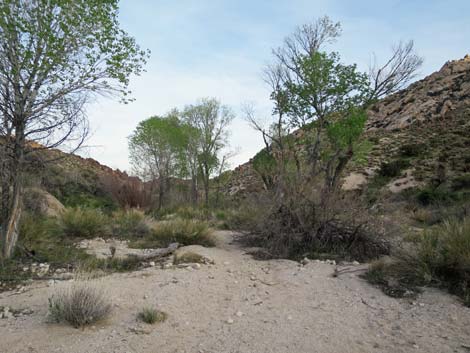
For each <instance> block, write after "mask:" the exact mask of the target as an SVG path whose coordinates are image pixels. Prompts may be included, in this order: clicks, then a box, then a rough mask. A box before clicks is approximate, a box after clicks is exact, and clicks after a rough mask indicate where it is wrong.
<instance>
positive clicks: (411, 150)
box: [400, 143, 426, 157]
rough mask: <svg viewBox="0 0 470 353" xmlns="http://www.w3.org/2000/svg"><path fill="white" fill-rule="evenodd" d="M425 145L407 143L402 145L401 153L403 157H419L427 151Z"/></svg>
mask: <svg viewBox="0 0 470 353" xmlns="http://www.w3.org/2000/svg"><path fill="white" fill-rule="evenodd" d="M425 147H426V146H425V145H424V144H419V143H407V144H404V145H401V146H400V155H401V156H403V157H417V156H420V155H421V154H423V152H424V151H425Z"/></svg>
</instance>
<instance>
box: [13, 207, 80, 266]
mask: <svg viewBox="0 0 470 353" xmlns="http://www.w3.org/2000/svg"><path fill="white" fill-rule="evenodd" d="M25 255H26V257H28V261H29V257H30V256H34V258H35V259H36V261H40V262H48V263H50V264H53V265H62V264H70V263H73V262H76V261H81V260H83V259H85V258H86V257H87V254H86V253H85V251H84V250H83V249H78V248H77V247H76V246H74V244H73V241H72V240H71V239H67V238H65V237H64V236H63V233H62V227H61V225H60V222H59V221H58V220H57V219H55V218H48V217H44V216H38V215H33V214H31V213H29V212H25V213H23V214H22V216H21V221H20V227H19V240H18V246H17V257H23V256H25Z"/></svg>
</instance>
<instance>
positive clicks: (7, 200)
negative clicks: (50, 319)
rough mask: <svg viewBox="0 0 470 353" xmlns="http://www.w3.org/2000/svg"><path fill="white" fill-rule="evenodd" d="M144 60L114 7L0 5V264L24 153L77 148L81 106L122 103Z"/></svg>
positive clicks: (87, 1)
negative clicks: (100, 98)
mask: <svg viewBox="0 0 470 353" xmlns="http://www.w3.org/2000/svg"><path fill="white" fill-rule="evenodd" d="M147 55H148V53H147V52H146V51H143V50H141V49H140V48H139V46H138V45H137V44H136V42H135V40H134V39H133V38H132V37H130V36H129V35H128V34H127V33H126V32H125V31H123V30H122V29H121V28H120V27H119V23H118V0H2V1H1V2H0V145H1V150H0V156H1V166H0V168H1V180H0V183H1V200H0V202H1V205H0V207H1V209H0V238H1V243H2V257H4V258H8V257H10V256H11V255H12V252H13V249H14V246H15V243H16V241H17V238H18V221H19V218H20V215H21V194H22V188H23V174H24V171H25V168H26V162H25V161H26V158H25V157H26V156H27V154H30V153H37V152H38V150H41V149H46V148H52V147H57V146H59V145H63V144H64V143H66V142H70V144H69V145H72V144H74V145H75V146H78V145H80V144H81V142H82V141H83V140H84V137H85V136H86V133H87V130H88V127H87V119H86V115H85V106H86V104H87V103H88V102H89V101H90V100H91V99H93V97H95V96H96V95H97V94H112V95H115V96H118V97H120V98H121V99H122V100H123V101H125V102H127V101H129V93H130V92H129V91H128V84H129V77H130V76H131V75H132V74H139V73H140V72H141V70H142V65H143V63H144V62H145V59H146V57H147ZM33 141H34V142H37V143H39V144H33Z"/></svg>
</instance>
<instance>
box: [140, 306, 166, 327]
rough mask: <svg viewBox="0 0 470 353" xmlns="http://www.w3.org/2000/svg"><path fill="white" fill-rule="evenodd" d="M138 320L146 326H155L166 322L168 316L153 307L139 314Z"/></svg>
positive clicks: (144, 309)
mask: <svg viewBox="0 0 470 353" xmlns="http://www.w3.org/2000/svg"><path fill="white" fill-rule="evenodd" d="M137 319H139V320H140V321H142V322H145V323H146V324H149V325H153V324H155V323H157V322H164V321H165V320H166V319H167V314H166V313H164V312H163V311H160V310H157V309H155V308H152V307H147V308H143V309H142V310H141V311H140V312H139V313H138V314H137Z"/></svg>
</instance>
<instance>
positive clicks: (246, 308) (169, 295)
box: [0, 232, 470, 353]
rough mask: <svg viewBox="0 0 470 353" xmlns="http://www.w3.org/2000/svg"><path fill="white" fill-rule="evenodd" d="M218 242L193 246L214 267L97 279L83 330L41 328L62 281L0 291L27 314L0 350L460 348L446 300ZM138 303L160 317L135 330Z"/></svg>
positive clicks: (4, 324)
mask: <svg viewBox="0 0 470 353" xmlns="http://www.w3.org/2000/svg"><path fill="white" fill-rule="evenodd" d="M218 236H219V238H220V242H219V246H218V247H216V248H213V249H204V248H200V247H196V248H195V249H197V250H198V251H200V252H203V254H204V255H206V256H209V257H211V258H212V259H214V261H215V265H203V266H202V268H200V269H196V270H188V269H168V270H161V269H156V268H150V269H147V270H144V271H139V272H134V273H129V274H120V275H112V276H109V277H106V278H104V279H103V280H102V282H103V285H104V286H106V287H107V288H108V289H109V290H110V297H111V299H112V301H113V303H114V305H115V308H114V312H113V314H112V316H111V318H110V319H109V320H108V321H107V322H104V323H101V324H99V325H97V326H95V327H91V328H87V329H85V330H83V331H82V330H77V329H73V328H70V327H67V326H64V325H55V324H48V323H46V320H45V317H46V313H47V298H48V296H49V295H50V294H51V293H52V292H53V291H54V287H57V286H61V285H66V283H60V284H58V285H56V286H53V287H46V286H45V283H35V284H34V285H33V286H32V288H31V290H29V291H27V292H25V293H23V294H20V295H13V296H11V293H2V294H0V306H9V307H12V308H14V309H15V308H31V309H33V310H34V313H33V314H32V315H30V316H24V317H19V318H12V319H3V320H0V352H2V353H19V352H21V353H23V352H41V353H42V352H44V353H52V352H67V353H75V352H77V353H78V352H80V353H84V352H87V353H95V352H97V353H113V352H115V353H125V352H129V353H131V352H132V353H134V352H135V353H137V352H145V353H147V352H148V353H156V352H159V353H180V352H181V353H182V352H186V353H200V352H201V353H202V352H204V353H225V352H227V353H229V352H230V353H255V352H256V353H258V352H259V353H262V352H280V353H281V352H282V353H286V352H292V353H303V352H305V353H307V352H308V353H313V352H318V353H329V352H331V353H333V352H334V353H348V352H351V353H353V352H354V353H359V352H360V353H364V352H403V353H405V352H406V353H408V352H436V353H444V352H469V351H470V309H468V308H465V307H463V306H462V305H461V304H459V303H458V302H457V300H456V299H455V298H454V297H452V296H450V295H447V294H444V293H442V292H439V291H437V290H427V291H426V292H425V293H424V294H423V295H422V296H420V297H419V298H418V300H417V301H416V302H415V303H411V302H410V300H396V299H392V298H389V297H386V296H385V295H383V294H382V293H381V292H380V291H379V290H378V289H375V288H373V287H371V286H370V285H368V284H367V283H365V282H364V281H363V280H361V279H360V278H359V277H358V276H357V274H345V275H342V276H341V277H339V278H333V277H332V276H331V274H332V273H333V270H334V266H332V265H327V264H322V263H313V262H312V263H310V264H308V265H306V266H304V267H300V266H299V265H298V263H296V262H292V261H286V260H272V261H256V260H254V259H252V257H251V256H249V255H246V254H245V251H244V250H243V249H240V248H238V247H237V246H236V245H233V244H230V242H231V239H232V235H231V233H230V232H218ZM146 305H158V307H159V308H161V310H163V311H165V312H167V313H168V315H169V317H168V320H167V321H166V322H165V323H162V324H157V325H155V326H148V325H145V324H140V323H138V322H137V321H136V313H137V312H138V311H139V310H140V309H141V308H142V307H144V306H146ZM466 347H468V348H466Z"/></svg>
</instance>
